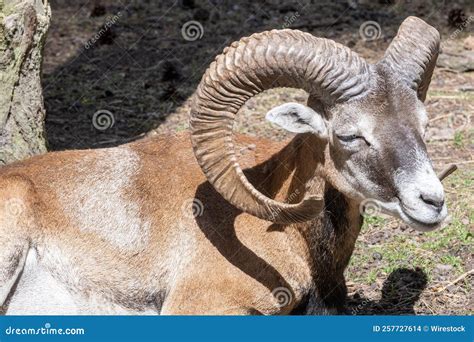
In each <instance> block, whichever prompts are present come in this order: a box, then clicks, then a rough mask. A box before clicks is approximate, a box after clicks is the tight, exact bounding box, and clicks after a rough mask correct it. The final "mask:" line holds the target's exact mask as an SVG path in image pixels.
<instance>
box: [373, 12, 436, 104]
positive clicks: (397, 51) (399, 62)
mask: <svg viewBox="0 0 474 342" xmlns="http://www.w3.org/2000/svg"><path fill="white" fill-rule="evenodd" d="M439 45H440V35H439V32H438V31H437V30H436V29H435V28H434V27H432V26H430V25H428V24H427V23H425V22H424V21H423V20H421V19H420V18H417V17H408V18H406V19H405V20H404V21H403V23H402V24H401V25H400V28H399V29H398V33H397V36H396V37H395V38H394V39H393V41H392V43H391V44H390V46H389V47H388V48H387V51H386V52H385V55H384V58H383V59H382V62H383V63H385V64H386V65H388V66H389V67H390V68H391V69H392V70H393V71H394V72H396V73H397V74H398V75H401V77H402V78H403V80H404V81H405V82H406V83H407V84H408V86H410V87H411V88H412V89H413V90H415V91H416V92H417V93H418V98H419V99H420V100H421V101H425V98H426V93H427V91H428V87H429V85H430V82H431V76H432V75H433V70H434V68H435V65H436V60H437V59H438V53H439Z"/></svg>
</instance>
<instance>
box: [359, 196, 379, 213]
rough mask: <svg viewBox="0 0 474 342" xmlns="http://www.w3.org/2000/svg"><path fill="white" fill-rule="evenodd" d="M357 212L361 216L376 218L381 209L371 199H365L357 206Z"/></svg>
mask: <svg viewBox="0 0 474 342" xmlns="http://www.w3.org/2000/svg"><path fill="white" fill-rule="evenodd" d="M359 212H360V214H361V215H362V216H376V215H378V214H380V212H381V208H380V205H379V204H378V203H377V201H376V200H374V199H373V198H366V199H365V200H363V201H362V202H361V203H360V205H359Z"/></svg>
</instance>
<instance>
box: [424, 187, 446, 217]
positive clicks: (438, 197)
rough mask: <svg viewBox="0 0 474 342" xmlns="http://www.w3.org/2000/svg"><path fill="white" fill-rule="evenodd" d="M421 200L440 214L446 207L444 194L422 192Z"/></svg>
mask: <svg viewBox="0 0 474 342" xmlns="http://www.w3.org/2000/svg"><path fill="white" fill-rule="evenodd" d="M420 199H421V200H422V201H423V202H424V203H426V204H427V205H429V206H431V207H432V208H433V209H435V210H436V211H437V212H438V213H439V212H441V210H442V209H443V206H444V194H443V193H439V192H432V193H427V192H422V193H421V194H420Z"/></svg>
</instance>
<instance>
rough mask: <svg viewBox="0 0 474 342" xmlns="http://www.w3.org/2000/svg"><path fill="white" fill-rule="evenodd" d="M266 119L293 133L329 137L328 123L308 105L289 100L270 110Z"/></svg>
mask: <svg viewBox="0 0 474 342" xmlns="http://www.w3.org/2000/svg"><path fill="white" fill-rule="evenodd" d="M265 117H266V119H267V120H268V121H270V122H272V123H274V124H276V125H278V126H280V127H281V128H284V129H286V130H287V131H289V132H293V133H307V132H310V133H313V134H316V135H317V136H319V137H320V138H327V135H328V134H327V127H326V124H325V122H324V120H323V118H322V117H321V115H319V114H318V113H316V112H315V111H314V110H312V109H311V108H309V107H308V106H305V105H302V104H299V103H294V102H289V103H285V104H282V105H281V106H278V107H275V108H273V109H272V110H270V111H269V112H268V113H267V115H266V116H265Z"/></svg>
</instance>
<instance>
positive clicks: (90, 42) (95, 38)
mask: <svg viewBox="0 0 474 342" xmlns="http://www.w3.org/2000/svg"><path fill="white" fill-rule="evenodd" d="M120 17H122V12H117V14H116V15H114V16H113V17H112V18H110V19H109V20H107V21H106V22H105V24H104V25H103V26H102V28H101V29H100V30H99V31H98V32H97V33H96V34H95V35H94V36H93V37H92V38H91V39H89V40H88V41H87V42H86V43H85V44H84V48H85V49H86V50H88V49H90V48H91V47H92V46H93V45H94V44H95V43H96V42H97V41H98V40H99V39H100V38H101V37H102V36H104V34H106V33H107V31H108V30H110V28H111V27H112V26H114V25H115V24H116V23H117V21H118V20H119V19H120Z"/></svg>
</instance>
